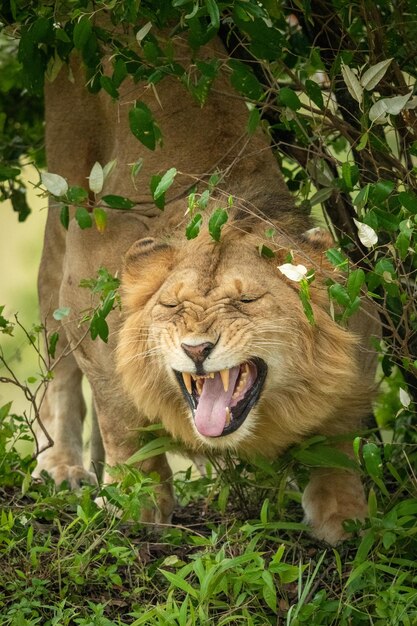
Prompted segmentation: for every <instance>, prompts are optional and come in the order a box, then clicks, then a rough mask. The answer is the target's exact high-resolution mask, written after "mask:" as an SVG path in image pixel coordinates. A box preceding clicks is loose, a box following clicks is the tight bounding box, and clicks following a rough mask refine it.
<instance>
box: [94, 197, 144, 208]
mask: <svg viewBox="0 0 417 626" xmlns="http://www.w3.org/2000/svg"><path fill="white" fill-rule="evenodd" d="M101 199H102V200H103V202H105V203H106V204H107V206H109V207H110V208H111V209H132V208H133V207H134V206H136V204H137V203H136V202H134V201H133V200H129V198H125V197H124V196H116V195H113V194H109V195H107V196H103V197H102V198H101Z"/></svg>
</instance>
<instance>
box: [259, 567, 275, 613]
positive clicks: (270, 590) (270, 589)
mask: <svg viewBox="0 0 417 626" xmlns="http://www.w3.org/2000/svg"><path fill="white" fill-rule="evenodd" d="M262 580H263V581H264V583H265V584H264V585H263V587H262V595H263V597H264V600H265V602H266V603H267V605H268V606H269V608H270V609H271V611H273V612H274V613H276V612H277V590H276V586H275V582H274V579H273V577H272V574H271V572H269V571H268V570H264V571H263V572H262Z"/></svg>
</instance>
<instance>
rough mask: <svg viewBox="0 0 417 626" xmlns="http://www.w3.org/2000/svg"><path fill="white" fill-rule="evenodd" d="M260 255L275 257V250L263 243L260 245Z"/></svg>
mask: <svg viewBox="0 0 417 626" xmlns="http://www.w3.org/2000/svg"><path fill="white" fill-rule="evenodd" d="M259 255H260V256H263V257H265V258H266V259H273V258H274V257H275V252H274V251H273V250H271V248H268V246H265V245H264V244H263V243H261V244H260V246H259Z"/></svg>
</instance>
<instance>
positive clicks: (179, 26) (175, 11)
mask: <svg viewBox="0 0 417 626" xmlns="http://www.w3.org/2000/svg"><path fill="white" fill-rule="evenodd" d="M104 11H107V12H108V13H109V15H110V17H111V21H112V27H111V29H110V28H108V26H106V22H103V20H102V19H101V14H102V13H103V12H104ZM407 15H408V19H407V20H401V19H400V18H399V13H398V11H397V9H396V8H395V6H394V5H393V4H392V3H389V2H385V1H384V2H382V3H380V5H378V7H376V6H372V7H371V6H368V4H367V3H366V2H360V3H359V4H357V5H355V6H353V7H352V6H351V4H350V3H346V2H339V0H334V2H332V3H330V4H329V3H322V2H320V1H318V2H301V3H289V4H288V5H286V4H283V3H281V2H280V1H279V0H273V1H272V2H271V1H269V0H268V1H267V0H265V1H264V2H262V3H259V2H256V1H255V0H250V1H245V2H243V1H240V0H238V1H235V2H216V1H215V0H198V1H197V0H196V1H195V2H192V1H191V0H190V1H186V0H184V1H182V0H181V1H177V0H173V1H172V2H165V1H162V0H159V1H158V0H157V1H152V2H141V3H139V2H135V1H134V0H120V1H118V2H102V3H99V4H98V5H97V7H95V6H93V5H92V4H91V5H90V4H89V3H88V2H85V1H84V0H75V1H74V2H72V3H71V4H70V5H68V4H67V3H64V2H58V3H53V4H51V3H49V2H47V1H45V2H26V3H23V4H21V3H11V4H10V6H9V8H7V7H6V8H5V9H3V12H2V15H1V20H2V23H3V33H4V34H3V35H2V37H3V39H2V42H3V45H2V52H1V55H2V56H1V58H0V62H1V64H2V68H4V71H2V82H1V84H0V90H2V93H5V92H6V91H9V93H10V94H15V93H16V94H17V93H19V94H22V93H23V95H24V96H25V97H28V96H29V97H30V102H31V106H30V107H28V106H25V102H23V105H24V106H23V107H22V106H20V107H10V105H7V106H6V104H5V102H6V100H4V101H2V102H1V103H0V105H2V110H3V113H2V120H3V122H4V123H3V125H2V128H3V132H4V133H6V136H5V141H4V145H5V152H4V154H3V157H4V165H3V166H2V168H3V169H2V170H1V171H0V174H1V175H2V180H3V182H2V183H1V184H2V187H1V193H2V195H3V197H8V196H11V197H12V198H14V199H13V202H14V208H15V209H16V210H19V211H20V213H19V214H20V219H24V217H25V216H26V214H27V212H28V211H27V208H26V207H25V205H23V204H22V203H19V201H18V200H17V198H23V195H22V193H21V191H22V186H21V182H19V181H20V178H19V175H20V165H21V163H20V161H19V159H20V158H21V157H22V154H29V155H31V156H32V157H33V154H34V150H35V148H36V147H37V146H38V145H39V144H40V143H41V137H40V129H41V123H40V120H41V109H40V107H37V106H35V107H34V106H33V103H34V102H40V98H41V93H42V85H43V81H44V77H45V76H46V79H47V80H53V79H54V77H55V76H56V75H57V73H58V72H59V70H60V69H61V67H62V65H63V63H66V62H67V61H68V58H69V55H70V54H71V51H72V50H77V51H78V52H79V53H80V54H81V57H82V59H83V62H84V65H85V66H86V70H87V76H88V88H89V89H90V91H92V92H97V91H99V90H104V91H105V92H107V94H108V95H109V97H110V98H114V99H117V98H118V95H119V92H118V90H119V88H120V85H121V84H122V83H123V81H124V80H126V79H127V78H128V77H132V78H133V80H135V81H138V80H142V81H146V82H147V83H149V84H150V85H153V86H155V85H157V84H158V83H159V82H160V81H162V80H164V78H165V77H166V76H173V77H175V78H176V79H178V80H179V81H181V82H182V84H183V85H184V89H187V90H188V91H189V92H190V93H191V94H192V96H193V97H194V98H195V99H196V100H197V101H198V102H199V103H200V104H201V105H202V106H203V105H204V103H205V101H206V99H207V97H208V94H209V92H210V89H211V87H212V85H213V81H214V80H215V77H216V75H217V73H218V72H219V71H220V63H219V60H218V59H216V58H205V59H204V60H203V59H201V58H200V57H199V49H200V47H201V46H203V45H204V44H205V43H207V42H208V41H210V40H211V39H212V38H213V37H215V36H218V35H219V36H220V37H221V38H222V39H223V41H224V43H225V45H226V48H227V50H228V52H229V59H228V61H227V66H228V71H229V73H230V80H231V83H232V85H233V86H234V87H235V89H236V91H237V92H238V94H240V96H241V97H242V98H243V99H245V101H246V102H247V103H248V106H249V108H250V116H249V121H248V129H247V130H248V132H249V133H253V132H254V131H255V130H256V128H257V127H258V126H260V125H262V127H263V128H264V130H265V131H266V132H267V133H269V135H270V136H271V139H272V142H273V144H274V147H275V149H276V151H277V156H278V158H279V160H280V161H281V164H282V169H283V171H284V174H285V176H286V178H287V182H288V185H289V187H290V189H291V190H292V191H294V193H295V194H296V197H297V202H298V203H299V204H300V205H301V206H302V207H303V208H304V209H305V210H306V211H310V210H311V208H312V207H314V206H315V205H317V204H321V205H322V206H323V207H324V209H325V213H326V215H327V217H328V219H329V221H330V223H331V224H332V226H333V228H334V232H335V234H336V236H337V238H338V243H339V245H340V248H339V250H343V251H345V252H346V253H347V254H348V257H349V258H350V260H351V261H354V262H355V263H356V264H357V265H359V266H360V268H361V270H362V271H359V270H358V269H354V268H353V267H352V268H351V269H350V264H348V265H345V266H344V269H345V270H347V271H348V272H349V271H350V272H351V274H352V275H351V276H350V277H349V282H348V284H347V285H346V286H343V285H339V284H333V283H332V282H330V284H329V295H330V297H331V299H332V300H333V301H334V302H335V305H336V308H337V307H338V306H340V307H342V314H343V315H342V319H347V317H349V315H351V314H352V313H353V312H354V311H355V310H356V309H357V308H358V306H359V304H360V301H361V298H362V297H363V296H362V294H363V292H364V291H367V292H368V295H369V296H370V297H371V298H373V299H374V302H375V304H376V307H377V309H378V310H379V313H380V315H381V319H382V324H383V328H384V336H385V341H386V345H384V346H382V347H381V351H382V352H383V354H384V359H383V368H384V373H385V374H387V373H389V372H390V371H391V369H392V366H393V364H396V365H397V366H398V367H399V368H400V370H401V371H402V372H403V375H404V377H405V380H406V382H407V383H408V384H409V385H410V389H409V391H410V393H411V395H412V396H413V398H414V399H415V393H416V392H415V389H416V385H415V378H416V373H417V348H416V336H417V335H416V330H417V312H416V308H415V304H414V302H415V293H414V285H415V272H416V261H415V250H416V245H417V244H416V219H417V218H416V214H417V189H416V175H415V163H414V159H415V154H416V152H417V136H416V117H415V107H416V106H417V97H415V96H414V95H413V93H414V92H413V89H414V80H415V64H414V63H413V59H414V41H415V35H416V30H417V26H416V24H417V19H416V18H417V13H416V9H415V7H414V5H413V4H412V3H411V4H407ZM121 25H123V28H121ZM113 26H114V27H113ZM167 26H169V28H172V29H173V32H176V31H180V30H181V31H183V32H184V33H185V34H186V36H187V37H188V42H189V45H190V47H191V49H192V50H193V54H194V56H195V75H193V77H192V80H191V77H190V76H189V73H188V70H187V69H186V68H185V67H184V66H183V65H182V64H181V62H180V60H178V59H176V58H175V57H174V56H173V50H172V48H171V46H170V44H169V42H166V41H165V42H163V41H162V40H161V38H159V37H158V32H157V29H158V28H164V27H167ZM128 28H131V29H132V35H136V37H132V39H133V40H134V45H131V44H129V43H127V39H126V37H125V36H124V31H126V29H128ZM17 38H18V39H19V44H18V53H17V59H16V56H13V55H12V54H11V50H12V49H13V48H16V43H15V41H16V39H17ZM104 55H111V65H110V67H109V66H108V65H105V64H103V56H104ZM10 89H11V91H10ZM22 89H23V91H22ZM8 102H9V101H8ZM29 110H30V115H29ZM129 121H130V128H131V131H132V133H133V134H134V135H135V137H136V138H137V139H138V141H139V142H142V143H143V144H144V145H145V146H146V148H148V149H150V150H157V149H160V146H161V145H162V143H163V137H162V136H161V132H160V129H159V126H158V120H157V119H154V118H153V115H152V112H151V111H150V110H149V109H148V107H147V106H146V105H145V104H144V103H143V102H140V101H138V102H136V103H135V104H134V105H133V106H132V108H131V110H130V112H129ZM16 128H18V129H19V133H18V135H17V136H18V137H20V139H16V132H15V131H16ZM13 141H17V142H18V144H19V148H18V150H12V149H11V147H10V146H11V144H12V143H13ZM283 157H285V160H282V159H283ZM111 167H112V164H107V165H101V164H98V163H96V164H95V166H94V167H93V169H92V172H91V175H90V180H89V187H90V191H93V192H94V194H95V198H94V199H93V200H91V199H90V198H89V194H88V191H87V190H82V189H81V188H74V187H71V186H70V185H71V181H68V182H67V181H63V179H62V180H61V183H62V182H63V186H62V184H61V187H59V184H58V187H57V184H56V183H57V180H55V184H54V183H53V181H51V178H50V177H51V176H52V177H53V176H54V174H53V173H47V174H46V175H43V183H44V185H45V186H46V188H47V189H48V190H49V191H50V192H51V193H52V194H53V195H55V196H56V197H58V198H59V200H60V201H61V203H62V213H61V215H62V221H63V224H64V225H67V223H68V204H74V205H75V206H76V207H77V209H76V219H77V221H78V224H79V225H80V227H81V228H88V227H91V226H92V225H93V223H95V225H96V227H97V228H98V229H99V230H100V231H102V230H104V229H105V227H106V222H107V214H108V208H110V209H117V210H129V209H130V208H131V207H133V206H134V199H128V198H122V197H119V196H104V197H103V198H101V199H99V198H97V197H96V196H97V194H99V193H100V192H101V190H102V187H103V182H104V180H105V177H106V175H108V173H109V171H110V170H111ZM140 167H141V164H140V163H137V164H134V165H133V166H132V175H133V176H136V175H138V173H139V171H140ZM106 169H107V171H106ZM175 174H176V170H175V168H172V169H171V170H170V171H169V172H166V173H155V176H153V178H152V180H151V181H149V184H150V186H151V189H152V192H153V195H154V200H155V202H156V204H157V206H159V208H161V209H163V208H164V202H165V200H164V196H165V192H166V190H167V189H168V187H169V186H170V184H171V183H172V181H173V179H174V177H175ZM48 177H49V180H48ZM18 192H19V193H18ZM199 208H200V209H201V208H202V207H201V206H200V207H199ZM226 219H227V217H226V214H225V213H222V214H217V215H215V216H211V219H210V224H211V225H212V226H211V232H212V235H213V237H214V239H217V238H218V237H220V228H221V224H222V223H224V222H225V220H226ZM201 225H202V219H201V211H198V212H195V213H194V214H192V215H191V221H190V223H189V225H188V228H187V236H188V237H195V236H198V232H199V229H200V228H201ZM335 250H337V249H335ZM338 265H339V264H338V263H336V267H338ZM303 285H304V288H303V289H301V291H300V295H301V297H302V298H303V304H304V308H305V310H306V313H307V314H308V315H309V317H310V318H312V316H311V312H310V310H309V293H308V285H306V284H305V283H303ZM310 321H311V320H310Z"/></svg>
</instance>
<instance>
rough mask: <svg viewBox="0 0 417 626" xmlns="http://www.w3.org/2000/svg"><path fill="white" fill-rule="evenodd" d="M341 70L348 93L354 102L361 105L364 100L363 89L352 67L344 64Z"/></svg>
mask: <svg viewBox="0 0 417 626" xmlns="http://www.w3.org/2000/svg"><path fill="white" fill-rule="evenodd" d="M341 70H342V76H343V80H344V81H345V84H346V87H347V89H348V92H349V93H350V95H351V96H352V98H353V99H354V100H356V101H357V102H359V104H361V103H362V100H363V88H362V86H361V84H360V83H359V81H358V78H357V76H356V74H355V73H354V72H353V71H352V70H351V69H350V67H348V66H347V65H344V63H342V66H341Z"/></svg>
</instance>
